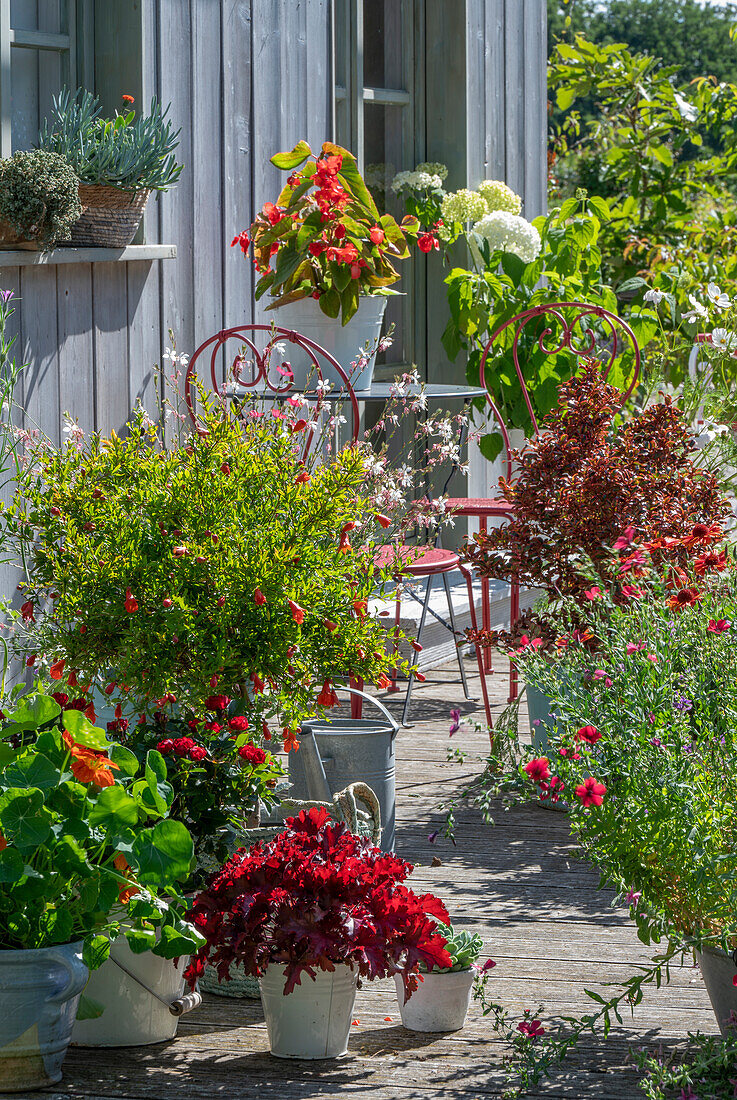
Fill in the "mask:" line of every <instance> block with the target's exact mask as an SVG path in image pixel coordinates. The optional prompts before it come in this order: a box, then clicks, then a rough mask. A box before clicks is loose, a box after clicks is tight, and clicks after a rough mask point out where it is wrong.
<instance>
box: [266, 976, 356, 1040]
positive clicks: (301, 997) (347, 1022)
mask: <svg viewBox="0 0 737 1100" xmlns="http://www.w3.org/2000/svg"><path fill="white" fill-rule="evenodd" d="M285 980H286V977H285V968H284V967H283V966H281V965H280V964H279V963H272V965H271V966H267V968H266V970H265V972H264V973H263V974H262V976H261V977H260V978H259V985H260V987H261V1003H262V1005H263V1009H264V1016H265V1017H266V1030H267V1031H268V1033H269V1046H270V1048H271V1053H272V1054H273V1055H274V1057H275V1058H310V1059H315V1058H340V1056H341V1055H343V1054H346V1053H347V1051H348V1036H349V1034H350V1030H351V1019H352V1017H353V1004H354V1002H355V1000H356V987H357V983H358V974H357V972H356V971H355V970H353V968H352V967H350V966H346V965H345V964H340V963H339V964H338V965H336V967H335V970H333V971H326V970H318V971H317V976H316V977H315V979H314V980H313V979H312V978H311V977H310V976H309V974H304V973H303V974H302V978H301V980H300V984H299V985H298V986H295V988H294V989H293V990H292V992H291V993H287V994H285V993H284V982H285Z"/></svg>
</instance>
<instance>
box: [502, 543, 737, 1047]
mask: <svg viewBox="0 0 737 1100" xmlns="http://www.w3.org/2000/svg"><path fill="white" fill-rule="evenodd" d="M660 541H661V540H655V545H653V544H652V541H651V543H650V544H648V543H642V542H637V543H635V544H633V546H632V547H631V552H632V553H635V554H638V555H639V556H640V558H641V562H640V569H641V572H642V576H641V577H639V578H638V589H639V592H640V594H639V596H638V597H637V598H636V599H632V600H630V601H629V602H627V603H621V602H619V601H618V598H617V591H616V588H615V587H614V586H608V587H607V588H606V589H603V588H602V591H601V595H600V596H599V598H598V599H597V600H596V601H595V603H594V605H593V606H592V608H591V612H590V615H591V627H592V630H593V632H594V633H595V634H596V637H597V638H598V639H599V646H598V649H597V651H596V654H595V655H594V656H593V657H592V654H591V652H590V650H589V649H588V648H587V647H586V646H585V645H583V644H582V643H581V642H580V641H577V640H574V639H571V640H570V641H569V644H568V648H567V650H566V660H567V663H568V667H569V669H570V671H571V676H570V677H569V681H568V684H567V685H566V690H565V691H561V689H560V682H559V680H558V678H557V677H556V676H555V675H554V674H553V673H552V672H551V665H550V663H549V662H548V661H546V660H545V659H544V658H542V657H541V656H540V655H539V654H538V653H535V652H533V651H531V650H528V651H526V653H525V655H524V656H523V658H522V663H523V672H524V673H525V674H527V670H528V668H529V669H530V670H531V672H532V675H533V676H534V677H535V679H536V680H537V681H538V682H540V683H541V684H542V685H543V686H544V688H545V690H546V692H547V693H548V694H549V696H550V698H551V700H552V702H553V705H554V707H555V710H556V713H557V715H558V723H557V730H556V733H555V736H554V738H553V739H552V740H551V742H550V744H549V746H548V751H547V752H546V753H545V755H540V754H539V752H536V751H535V750H530V749H526V750H524V749H522V750H521V751H522V759H521V762H520V764H519V767H518V768H515V769H514V770H510V769H509V768H507V769H506V772H505V775H504V776H503V778H502V781H501V786H502V787H503V788H504V789H505V790H507V791H509V790H511V789H514V790H518V791H524V790H526V791H527V793H528V794H532V793H533V792H534V791H535V790H537V789H539V787H540V786H542V787H543V789H544V790H545V791H546V792H547V793H548V794H549V795H550V796H551V797H559V796H560V794H561V793H562V794H563V797H565V798H566V799H567V801H568V804H569V812H570V818H571V825H572V828H573V831H574V833H575V834H576V835H577V836H578V838H579V840H580V841H581V845H582V854H583V855H584V856H585V858H587V859H589V860H590V861H591V862H593V863H595V864H596V865H597V866H598V867H599V869H600V871H601V873H602V878H603V880H604V881H606V882H607V883H609V884H611V885H612V886H613V887H614V888H615V889H616V890H617V891H618V893H619V895H620V898H621V899H622V900H624V901H625V902H626V903H627V904H628V905H629V906H630V911H631V915H632V917H633V919H634V920H635V921H636V923H637V927H638V935H639V938H640V939H641V940H642V941H643V942H644V943H657V942H658V941H661V940H663V939H665V940H667V941H668V943H669V955H672V954H673V953H674V952H678V951H686V950H689V951H690V950H693V949H695V950H696V952H697V958H698V959H699V962H700V964H701V968H702V974H703V977H704V981H705V984H706V987H707V991H708V993H709V996H710V998H711V1001H712V1005H713V1007H714V1010H715V1014H716V1016H717V1020H718V1022H719V1026H720V1028H721V1029H722V1031H723V1033H724V1034H726V1029H727V1024H728V1022H729V1014H730V1012H731V1011H732V1010H734V1011H737V988H736V986H737V965H736V964H735V961H734V956H733V952H734V950H735V948H736V947H737V889H736V888H735V882H734V876H733V875H732V874H731V872H730V870H729V869H730V868H731V867H732V866H733V863H734V813H735V811H734V807H735V804H736V798H737V780H736V778H735V777H736V776H737V768H735V760H736V759H737V742H736V741H735V722H734V715H735V713H737V691H736V689H735V685H736V684H737V650H736V649H735V646H734V640H733V637H732V635H733V633H734V630H735V623H736V622H737V570H736V569H735V561H734V554H733V551H732V550H731V549H729V548H726V547H725V546H724V545H723V544H722V535H721V532H720V528H719V525H718V524H712V525H705V524H697V525H695V526H694V528H693V529H692V530H691V531H690V532H689V533H688V534H687V535H684V536H679V537H677V538H669V539H668V543H669V549H670V550H671V551H677V550H678V549H680V550H681V551H682V552H683V553H684V555H687V556H688V557H689V558H690V564H688V565H675V566H673V565H669V564H664V563H662V562H659V561H658V554H659V546H660Z"/></svg>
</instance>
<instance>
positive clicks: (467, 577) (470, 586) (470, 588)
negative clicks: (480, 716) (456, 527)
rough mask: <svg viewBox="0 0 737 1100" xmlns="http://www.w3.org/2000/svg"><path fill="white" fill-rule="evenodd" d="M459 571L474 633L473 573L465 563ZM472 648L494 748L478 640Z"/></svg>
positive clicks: (475, 625)
mask: <svg viewBox="0 0 737 1100" xmlns="http://www.w3.org/2000/svg"><path fill="white" fill-rule="evenodd" d="M460 570H461V573H462V574H463V576H464V578H465V581H466V587H467V589H468V602H469V607H470V611H471V629H472V630H473V631H474V633H476V632H477V631H478V620H477V619H476V607H475V605H474V602H473V574H472V573H471V570H470V569H469V568H468V566H467V565H463V564H461V566H460ZM474 648H475V650H476V662H477V664H478V666H479V676H480V677H481V695H482V696H483V700H484V711H485V712H486V721H487V723H488V726H489V741H490V742H491V747H492V749H493V748H494V723H493V721H492V717H491V704H490V703H489V689H488V686H487V683H486V669H485V668H484V657H483V653H482V651H481V646H480V645H479V643H478V642H476V643H475V645H474Z"/></svg>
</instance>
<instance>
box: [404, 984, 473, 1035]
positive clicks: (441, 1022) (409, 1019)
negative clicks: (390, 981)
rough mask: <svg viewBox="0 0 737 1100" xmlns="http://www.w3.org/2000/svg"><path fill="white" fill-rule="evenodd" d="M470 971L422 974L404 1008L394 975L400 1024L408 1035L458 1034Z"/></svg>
mask: <svg viewBox="0 0 737 1100" xmlns="http://www.w3.org/2000/svg"><path fill="white" fill-rule="evenodd" d="M474 976H475V972H474V971H473V970H455V971H453V970H450V971H445V972H443V971H438V972H437V973H432V974H423V975H422V977H423V978H424V981H422V982H420V984H419V985H418V987H417V989H416V990H415V991H414V993H413V994H412V995H411V997H410V999H409V1000H408V1001H407V1003H406V1004H405V1002H404V983H403V982H402V978H401V975H399V974H395V975H394V982H395V984H396V987H397V1000H398V1001H399V1012H400V1015H401V1017H402V1024H403V1025H404V1027H406V1028H409V1030H410V1031H460V1030H461V1028H462V1027H463V1025H464V1024H465V1022H466V1013H467V1012H468V1006H469V1004H470V1003H471V990H472V988H473V979H474Z"/></svg>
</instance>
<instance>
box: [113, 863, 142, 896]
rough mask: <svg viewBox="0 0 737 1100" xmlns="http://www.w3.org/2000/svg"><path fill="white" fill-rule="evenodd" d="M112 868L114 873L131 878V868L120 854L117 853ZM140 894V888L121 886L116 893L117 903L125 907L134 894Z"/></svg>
mask: <svg viewBox="0 0 737 1100" xmlns="http://www.w3.org/2000/svg"><path fill="white" fill-rule="evenodd" d="M113 867H114V868H115V870H116V871H120V872H121V874H123V875H125V877H126V878H131V877H132V875H133V869H132V868H131V865H130V864H129V863H128V860H127V859H126V858H125V856H124V855H123V854H122V853H121V852H118V854H117V855H116V857H115V859H114V860H113ZM140 892H141V888H140V886H136V885H131V886H121V887H120V890H119V891H118V901H119V902H120V904H121V905H125V903H126V902H127V901H130V899H131V898H132V897H134V896H135V895H136V894H140Z"/></svg>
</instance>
